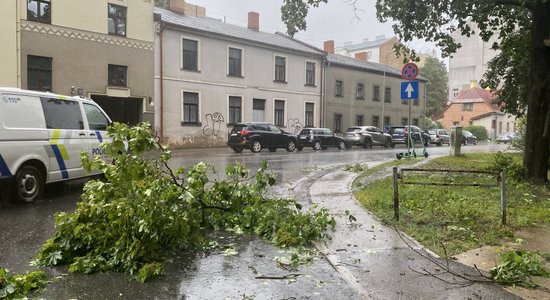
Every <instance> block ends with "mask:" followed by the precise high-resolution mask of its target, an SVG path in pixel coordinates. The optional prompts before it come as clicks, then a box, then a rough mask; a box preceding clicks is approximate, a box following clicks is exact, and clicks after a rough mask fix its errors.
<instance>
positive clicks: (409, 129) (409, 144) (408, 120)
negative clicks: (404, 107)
mask: <svg viewBox="0 0 550 300" xmlns="http://www.w3.org/2000/svg"><path fill="white" fill-rule="evenodd" d="M407 101H409V118H408V119H407V123H408V124H406V126H407V134H408V137H407V141H408V142H407V151H408V152H409V155H411V145H412V147H413V149H414V141H412V140H411V126H410V125H411V106H412V100H411V99H407Z"/></svg>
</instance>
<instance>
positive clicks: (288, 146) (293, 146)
mask: <svg viewBox="0 0 550 300" xmlns="http://www.w3.org/2000/svg"><path fill="white" fill-rule="evenodd" d="M294 150H296V141H295V140H289V141H288V143H287V144H286V151H288V152H292V151H294Z"/></svg>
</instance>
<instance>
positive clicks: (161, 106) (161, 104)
mask: <svg viewBox="0 0 550 300" xmlns="http://www.w3.org/2000/svg"><path fill="white" fill-rule="evenodd" d="M163 34H164V23H163V22H162V21H160V30H159V52H160V55H159V64H160V65H159V77H160V78H159V79H160V83H159V89H160V91H159V93H160V95H159V96H160V99H159V111H160V112H159V114H160V124H159V139H160V142H161V143H162V142H163V140H164V68H163V66H164V58H163V52H164V51H163V46H162V44H163V42H162V36H163Z"/></svg>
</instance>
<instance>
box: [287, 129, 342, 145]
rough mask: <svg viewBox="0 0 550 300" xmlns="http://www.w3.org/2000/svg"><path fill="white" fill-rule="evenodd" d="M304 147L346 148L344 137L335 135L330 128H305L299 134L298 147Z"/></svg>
mask: <svg viewBox="0 0 550 300" xmlns="http://www.w3.org/2000/svg"><path fill="white" fill-rule="evenodd" d="M304 147H312V148H313V150H321V149H326V148H327V147H337V148H338V149H340V150H344V149H345V148H346V144H345V143H344V139H343V138H341V137H339V136H337V135H335V134H334V133H333V132H332V130H330V129H328V128H304V129H302V131H300V134H298V146H297V147H296V149H298V151H302V149H304Z"/></svg>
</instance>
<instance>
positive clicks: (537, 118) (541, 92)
mask: <svg viewBox="0 0 550 300" xmlns="http://www.w3.org/2000/svg"><path fill="white" fill-rule="evenodd" d="M326 2H327V0H284V1H283V6H282V8H281V11H283V13H286V14H290V15H289V16H288V15H287V16H285V15H284V14H283V21H284V22H285V23H286V24H287V28H289V29H288V33H289V34H291V35H292V34H294V33H295V32H296V30H303V29H305V28H306V24H305V16H307V12H308V10H307V8H309V7H311V6H318V5H319V4H320V3H326ZM304 7H305V8H304ZM292 8H296V9H297V11H296V12H294V11H292V10H291V9H292ZM376 11H377V18H378V20H379V21H380V22H386V21H387V20H390V19H392V20H394V21H396V22H395V24H394V25H393V30H394V32H395V34H396V35H397V36H398V37H399V39H400V40H401V41H402V42H404V43H407V42H409V41H412V40H413V39H414V38H418V39H424V40H426V41H429V42H434V43H435V44H436V45H437V46H439V47H440V48H441V50H442V55H443V56H444V57H445V56H449V55H451V54H452V53H454V52H456V50H457V49H458V48H459V47H460V46H461V45H460V44H459V43H457V42H456V41H455V40H454V39H453V38H452V36H451V33H452V32H455V31H458V32H460V33H461V34H462V35H464V36H470V35H474V34H475V35H479V36H480V37H481V38H482V39H483V40H484V41H488V40H489V39H490V38H491V37H492V36H493V35H498V37H499V41H500V42H498V43H495V44H493V49H500V50H503V51H502V53H501V56H500V58H501V60H500V63H497V61H498V60H497V61H494V62H493V64H492V67H495V66H496V65H497V64H498V65H499V66H501V68H499V69H498V70H497V69H494V70H492V71H493V72H488V73H487V74H486V76H485V80H484V84H486V85H488V86H490V87H492V88H497V87H498V88H502V92H500V94H499V99H498V100H497V101H498V102H500V103H501V104H503V105H505V107H507V109H509V112H512V113H514V114H516V115H521V114H525V113H526V115H527V127H526V132H525V133H526V135H525V152H524V155H523V172H524V176H525V177H526V178H527V179H528V180H530V181H531V182H533V183H544V182H548V166H549V158H550V71H549V70H550V1H548V0H445V1H416V0H377V1H376ZM472 23H474V24H477V28H479V30H478V31H475V30H474V29H473V28H472V26H470V25H471V24H472ZM521 41H523V42H521ZM412 55H413V58H414V52H413V53H412ZM506 60H508V61H506ZM512 65H513V66H514V67H510V66H512ZM514 83H516V84H515V85H513V84H514ZM514 88H515V89H519V91H516V92H513V89H514ZM505 91H507V92H505ZM508 92H510V93H508ZM524 107H526V108H527V110H524V109H523V108H524Z"/></svg>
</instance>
